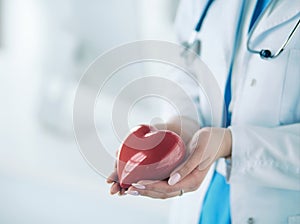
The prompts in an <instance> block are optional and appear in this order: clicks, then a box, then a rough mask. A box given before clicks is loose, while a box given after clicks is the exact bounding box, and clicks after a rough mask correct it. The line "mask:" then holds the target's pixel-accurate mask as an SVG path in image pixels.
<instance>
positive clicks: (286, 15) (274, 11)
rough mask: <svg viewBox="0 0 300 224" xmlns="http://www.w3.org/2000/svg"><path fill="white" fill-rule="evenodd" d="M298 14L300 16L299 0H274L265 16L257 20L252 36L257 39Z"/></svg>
mask: <svg viewBox="0 0 300 224" xmlns="http://www.w3.org/2000/svg"><path fill="white" fill-rule="evenodd" d="M297 15H298V16H300V2H299V0H289V1H287V0H273V1H272V2H271V3H270V5H269V6H268V8H267V9H266V12H265V13H264V14H263V16H261V17H260V18H259V20H258V21H257V23H258V24H257V26H256V27H255V30H254V31H253V34H252V36H253V38H254V39H255V38H257V37H258V36H260V35H261V34H263V33H265V32H267V31H269V30H270V29H272V28H274V27H276V26H278V25H280V24H282V23H284V22H286V21H288V20H290V19H292V18H293V17H295V16H297Z"/></svg>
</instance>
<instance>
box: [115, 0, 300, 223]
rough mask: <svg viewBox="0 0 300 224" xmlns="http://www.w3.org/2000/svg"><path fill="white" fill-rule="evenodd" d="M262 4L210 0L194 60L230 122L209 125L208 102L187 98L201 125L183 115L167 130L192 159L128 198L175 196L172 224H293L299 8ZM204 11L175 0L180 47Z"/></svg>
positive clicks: (296, 212)
mask: <svg viewBox="0 0 300 224" xmlns="http://www.w3.org/2000/svg"><path fill="white" fill-rule="evenodd" d="M260 3H262V1H260V0H259V1H254V0H253V1H252V0H248V1H241V0H228V1H220V0H215V1H212V3H211V5H210V7H209V8H208V10H207V13H206V16H205V19H204V20H203V22H202V24H201V25H202V26H201V30H200V32H199V34H198V38H199V39H201V58H202V60H203V61H204V62H205V63H206V64H207V65H208V67H209V68H210V70H211V71H212V73H213V74H214V75H215V76H216V79H217V80H218V83H219V85H220V88H221V89H222V90H223V92H224V97H225V101H226V107H227V110H228V111H227V121H228V122H227V125H226V126H225V127H211V128H210V127H209V126H210V125H211V124H210V123H209V121H210V120H211V117H210V110H209V108H210V107H209V105H208V102H206V101H205V100H204V99H202V98H201V94H200V93H199V94H196V95H195V96H192V97H196V98H197V97H198V98H199V101H197V102H198V103H199V104H200V105H199V108H200V114H201V117H202V118H203V119H202V122H201V127H202V128H200V127H199V126H198V125H197V124H196V122H193V121H192V120H191V119H190V117H189V111H188V110H187V111H186V113H185V114H184V116H183V117H173V118H172V119H171V120H170V123H169V124H168V128H169V129H170V130H173V131H177V132H179V130H180V128H183V135H182V137H183V139H184V140H185V141H186V143H187V144H188V143H189V147H190V148H192V150H193V153H192V155H191V157H189V159H188V160H187V161H186V163H185V164H184V165H183V166H182V167H181V168H180V169H177V170H176V171H174V172H173V173H172V175H171V177H170V178H169V180H168V182H167V181H159V182H149V181H141V182H139V183H137V184H135V185H134V187H130V188H129V190H128V192H127V193H128V194H132V195H143V196H148V197H153V198H169V197H174V196H179V195H180V196H181V195H182V197H180V198H178V197H176V198H175V199H176V200H174V202H175V204H174V207H173V208H172V214H171V218H170V220H171V223H182V224H187V223H188V224H193V223H195V224H196V223H201V224H203V223H205V224H206V223H208V224H210V223H217V224H218V223H221V224H222V223H231V222H232V223H238V224H240V223H241V224H242V223H258V224H260V223H262V224H266V223H272V224H275V223H300V204H299V201H300V84H299V83H300V28H297V27H296V29H295V31H294V32H293V30H294V28H295V26H297V25H296V24H297V22H298V21H299V19H300V2H299V1H298V0H290V1H285V0H269V1H267V2H264V3H265V4H262V5H260ZM206 5H207V0H201V1H200V0H182V2H181V4H180V6H179V9H178V14H177V19H176V27H177V31H178V37H179V40H180V41H182V42H183V41H188V39H189V38H190V34H191V32H192V30H193V29H194V26H195V24H197V22H198V21H199V16H200V15H201V14H202V13H203V12H204V11H205V10H204V9H205V7H206ZM259 5H260V6H259ZM259 7H261V9H258V8H259ZM255 14H256V15H255ZM292 32H293V35H292V37H291V39H289V41H288V43H287V44H286V46H284V47H282V46H283V44H284V43H285V42H286V40H287V39H288V37H289V36H290V34H291V33H292ZM282 48H284V49H283V50H282ZM261 50H265V52H264V55H260V54H262V53H261ZM278 52H279V54H278V55H277V54H276V53H278ZM262 56H265V58H263V57H262ZM185 85H186V88H187V89H190V90H192V89H193V88H195V87H193V86H192V85H191V84H190V83H188V82H187V83H185ZM191 92H193V93H197V91H191ZM198 92H199V91H198ZM177 100H178V101H180V96H177ZM182 103H183V104H184V102H182ZM179 120H181V121H184V122H183V123H182V126H180V125H179V124H180V122H178V121H179ZM220 126H221V124H220ZM212 133H213V135H211V134H212ZM223 134H225V135H224V136H225V137H224V138H223ZM210 136H213V138H214V139H209V138H210ZM219 141H222V144H221V147H220V150H219V151H218V153H217V154H216V157H215V162H214V163H212V164H211V166H210V168H209V167H207V166H205V167H203V166H202V165H201V164H202V163H201V162H202V161H201V158H202V156H203V155H202V154H203V152H204V151H205V148H208V149H209V150H211V151H216V148H215V147H216V146H215V145H214V144H213V143H214V142H219ZM224 158H225V159H226V161H225V159H224ZM225 178H227V179H225ZM118 190H119V189H118V188H116V187H115V186H113V188H112V193H116V192H117V191H118ZM187 192H192V193H187Z"/></svg>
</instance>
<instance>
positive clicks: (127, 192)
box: [125, 191, 140, 196]
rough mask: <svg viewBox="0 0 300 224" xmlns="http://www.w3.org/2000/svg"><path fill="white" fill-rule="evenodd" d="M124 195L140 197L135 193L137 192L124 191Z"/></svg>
mask: <svg viewBox="0 0 300 224" xmlns="http://www.w3.org/2000/svg"><path fill="white" fill-rule="evenodd" d="M125 194H130V195H133V196H138V195H140V194H139V192H137V191H125Z"/></svg>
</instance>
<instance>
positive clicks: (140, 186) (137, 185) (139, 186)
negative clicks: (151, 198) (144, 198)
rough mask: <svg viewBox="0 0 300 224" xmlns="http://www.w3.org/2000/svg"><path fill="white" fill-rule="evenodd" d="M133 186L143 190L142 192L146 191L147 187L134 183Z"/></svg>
mask: <svg viewBox="0 0 300 224" xmlns="http://www.w3.org/2000/svg"><path fill="white" fill-rule="evenodd" d="M131 185H132V186H134V187H135V188H137V189H141V190H144V189H146V187H145V186H144V185H142V184H139V183H133V184H131Z"/></svg>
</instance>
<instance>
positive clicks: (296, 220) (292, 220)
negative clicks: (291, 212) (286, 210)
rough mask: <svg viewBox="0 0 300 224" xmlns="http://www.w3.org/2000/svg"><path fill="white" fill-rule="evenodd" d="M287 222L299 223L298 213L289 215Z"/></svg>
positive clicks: (291, 223)
mask: <svg viewBox="0 0 300 224" xmlns="http://www.w3.org/2000/svg"><path fill="white" fill-rule="evenodd" d="M288 224H300V215H295V216H289V217H288Z"/></svg>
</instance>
